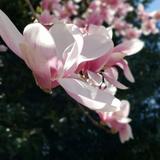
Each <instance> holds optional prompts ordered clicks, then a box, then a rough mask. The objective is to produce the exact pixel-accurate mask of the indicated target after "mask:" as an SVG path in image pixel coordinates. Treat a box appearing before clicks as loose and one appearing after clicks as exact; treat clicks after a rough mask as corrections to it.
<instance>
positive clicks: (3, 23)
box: [0, 10, 23, 59]
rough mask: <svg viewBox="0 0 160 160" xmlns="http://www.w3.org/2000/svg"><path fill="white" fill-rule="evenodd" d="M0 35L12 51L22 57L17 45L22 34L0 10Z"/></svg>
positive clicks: (21, 39) (20, 40)
mask: <svg viewBox="0 0 160 160" xmlns="http://www.w3.org/2000/svg"><path fill="white" fill-rule="evenodd" d="M0 36H1V37H2V39H3V40H4V41H5V43H6V44H7V46H8V47H9V48H10V49H11V50H12V51H13V52H14V53H15V54H17V55H18V56H19V57H20V58H22V59H23V55H22V53H21V50H20V47H19V44H20V43H21V42H22V41H23V36H22V34H21V33H20V32H19V31H18V30H17V28H16V27H15V26H14V24H13V23H12V22H11V21H10V19H9V18H8V17H7V16H6V15H5V14H4V13H3V12H2V10H0Z"/></svg>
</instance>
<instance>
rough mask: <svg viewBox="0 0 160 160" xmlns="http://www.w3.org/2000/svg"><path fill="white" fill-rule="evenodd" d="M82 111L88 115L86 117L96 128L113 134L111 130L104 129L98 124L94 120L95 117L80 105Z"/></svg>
mask: <svg viewBox="0 0 160 160" xmlns="http://www.w3.org/2000/svg"><path fill="white" fill-rule="evenodd" d="M79 108H80V110H81V111H82V112H83V113H84V114H85V115H86V117H87V118H88V119H89V120H90V121H91V122H92V124H93V125H95V126H96V127H98V128H100V129H103V130H104V131H105V132H106V133H111V131H110V130H109V129H107V128H106V127H104V126H103V125H102V124H100V123H98V122H97V121H96V120H94V119H93V117H92V116H91V115H90V114H89V113H88V111H86V110H85V109H84V108H83V106H81V105H79Z"/></svg>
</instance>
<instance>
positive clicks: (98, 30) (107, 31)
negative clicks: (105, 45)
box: [88, 24, 113, 39]
mask: <svg viewBox="0 0 160 160" xmlns="http://www.w3.org/2000/svg"><path fill="white" fill-rule="evenodd" d="M88 34H97V35H103V36H104V35H105V36H106V38H107V39H112V36H113V32H112V27H108V28H105V27H104V26H97V25H92V24H91V25H89V28H88Z"/></svg>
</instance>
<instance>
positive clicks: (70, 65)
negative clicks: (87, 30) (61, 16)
mask: <svg viewBox="0 0 160 160" xmlns="http://www.w3.org/2000/svg"><path fill="white" fill-rule="evenodd" d="M67 28H68V30H69V32H70V33H72V36H73V37H74V40H75V42H74V43H73V45H72V47H71V51H70V52H67V51H66V50H65V51H64V53H63V55H65V57H66V58H65V63H64V70H65V71H67V72H68V73H72V72H73V71H74V70H75V69H76V68H77V61H78V58H79V56H80V54H81V51H82V48H83V36H82V33H81V31H80V30H79V28H78V27H77V26H75V25H73V24H68V25H67Z"/></svg>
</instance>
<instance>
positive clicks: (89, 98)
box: [59, 78, 120, 112]
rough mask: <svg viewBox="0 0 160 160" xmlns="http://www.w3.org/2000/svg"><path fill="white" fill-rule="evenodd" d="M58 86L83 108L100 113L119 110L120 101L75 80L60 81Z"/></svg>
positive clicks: (107, 93) (105, 92)
mask: <svg viewBox="0 0 160 160" xmlns="http://www.w3.org/2000/svg"><path fill="white" fill-rule="evenodd" d="M59 83H60V85H61V86H62V87H63V88H64V89H65V90H66V92H67V93H68V94H69V95H70V96H71V97H72V98H74V99H75V100H76V101H78V102H79V103H81V104H83V105H84V106H86V107H88V108H90V109H92V110H96V111H102V112H111V111H116V110H119V106H120V101H119V100H118V99H117V98H115V97H114V96H113V95H111V94H110V93H109V92H107V91H103V90H99V89H97V88H94V87H92V86H90V85H87V84H86V83H85V82H82V81H80V80H75V79H69V78H65V79H61V80H59Z"/></svg>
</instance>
